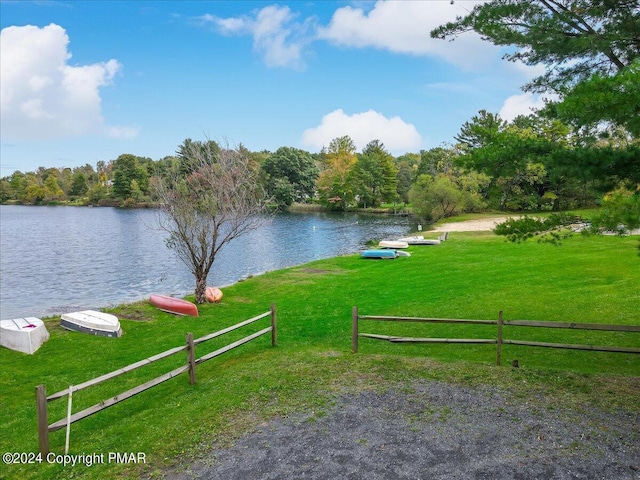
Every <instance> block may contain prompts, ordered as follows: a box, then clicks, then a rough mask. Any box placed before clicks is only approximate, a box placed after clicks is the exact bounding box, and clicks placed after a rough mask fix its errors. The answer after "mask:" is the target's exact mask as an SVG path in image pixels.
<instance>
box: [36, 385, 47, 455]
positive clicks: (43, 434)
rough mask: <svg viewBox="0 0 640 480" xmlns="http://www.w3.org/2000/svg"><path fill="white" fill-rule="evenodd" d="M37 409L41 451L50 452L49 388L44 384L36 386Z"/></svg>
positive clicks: (44, 453) (43, 452)
mask: <svg viewBox="0 0 640 480" xmlns="http://www.w3.org/2000/svg"><path fill="white" fill-rule="evenodd" d="M36 410H37V412H38V445H39V447H40V453H42V454H43V455H46V454H47V453H49V451H50V449H49V418H48V415H47V389H46V388H45V386H44V385H38V386H37V387H36Z"/></svg>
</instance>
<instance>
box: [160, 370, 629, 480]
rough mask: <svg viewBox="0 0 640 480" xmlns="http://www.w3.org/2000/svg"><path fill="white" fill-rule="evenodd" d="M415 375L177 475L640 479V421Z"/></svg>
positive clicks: (228, 478) (260, 433)
mask: <svg viewBox="0 0 640 480" xmlns="http://www.w3.org/2000/svg"><path fill="white" fill-rule="evenodd" d="M530 400H533V401H528V400H527V398H517V399H516V398H513V397H512V396H511V395H509V394H508V393H506V392H501V391H499V390H497V389H496V388H494V387H482V388H473V387H464V386H457V385H449V384H445V383H440V382H427V381H415V382H414V383H413V386H412V388H409V389H407V387H406V386H404V387H402V388H398V389H395V390H389V391H387V392H386V393H375V392H365V393H361V394H358V395H347V396H342V397H338V398H337V399H336V400H335V403H334V405H333V406H331V407H329V408H328V409H327V410H326V411H323V412H315V413H314V412H312V413H310V414H308V415H302V416H298V417H295V418H286V419H278V420H274V421H272V422H270V423H268V424H266V425H263V426H261V427H259V428H258V429H256V430H255V431H254V432H252V433H250V434H248V435H246V436H245V437H243V438H241V439H239V441H238V442H237V443H236V444H235V445H234V446H233V447H231V448H223V449H218V450H213V451H212V452H211V455H210V457H209V458H208V459H207V460H206V461H201V462H198V463H196V464H193V465H191V466H190V467H188V470H182V471H178V472H173V473H172V474H171V475H170V476H169V478H177V479H182V480H186V479H210V480H214V479H215V480H218V479H224V480H254V479H255V480H257V479H260V480H263V479H264V480H266V479H318V480H320V479H326V480H336V479H350V480H359V479H362V480H365V479H366V480H383V479H384V480H387V479H389V480H391V479H407V480H408V479H416V480H417V479H514V480H515V479H518V480H528V479H531V480H541V479H560V480H563V479H605V480H627V479H628V480H631V479H640V418H639V416H638V415H637V414H632V413H628V412H617V413H615V414H612V413H605V412H602V411H599V410H590V411H588V412H574V411H572V410H570V409H568V408H564V407H562V406H559V407H558V406H556V405H553V406H551V405H547V404H546V403H545V399H544V398H535V399H530Z"/></svg>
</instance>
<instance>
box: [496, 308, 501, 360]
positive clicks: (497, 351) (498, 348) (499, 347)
mask: <svg viewBox="0 0 640 480" xmlns="http://www.w3.org/2000/svg"><path fill="white" fill-rule="evenodd" d="M496 365H502V310H500V313H498V341H497V348H496Z"/></svg>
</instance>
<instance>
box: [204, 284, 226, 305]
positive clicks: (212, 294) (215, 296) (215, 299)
mask: <svg viewBox="0 0 640 480" xmlns="http://www.w3.org/2000/svg"><path fill="white" fill-rule="evenodd" d="M204 294H205V296H206V297H207V302H209V303H220V300H222V295H223V294H222V290H220V289H219V288H218V287H207V288H206V290H205V291H204Z"/></svg>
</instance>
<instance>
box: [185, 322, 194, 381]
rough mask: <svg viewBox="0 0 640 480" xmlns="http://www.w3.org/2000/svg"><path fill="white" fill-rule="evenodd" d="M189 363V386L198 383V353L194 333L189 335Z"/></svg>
mask: <svg viewBox="0 0 640 480" xmlns="http://www.w3.org/2000/svg"><path fill="white" fill-rule="evenodd" d="M187 363H189V385H195V383H196V352H195V344H194V343H193V333H191V332H189V333H187Z"/></svg>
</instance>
